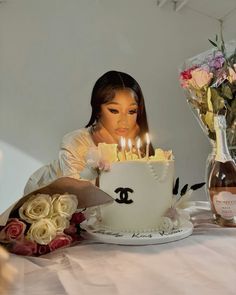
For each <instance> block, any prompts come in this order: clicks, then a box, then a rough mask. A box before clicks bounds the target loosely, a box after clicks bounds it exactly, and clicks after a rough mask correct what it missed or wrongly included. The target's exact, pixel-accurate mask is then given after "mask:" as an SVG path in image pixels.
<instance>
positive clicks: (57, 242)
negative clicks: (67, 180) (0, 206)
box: [0, 194, 85, 256]
mask: <svg viewBox="0 0 236 295" xmlns="http://www.w3.org/2000/svg"><path fill="white" fill-rule="evenodd" d="M77 207H78V200H77V197H76V196H75V195H70V194H64V195H59V194H54V195H52V196H50V195H47V194H36V195H32V196H31V197H30V198H28V200H26V201H25V202H24V203H23V205H21V206H20V208H18V209H16V210H14V211H13V212H12V213H11V215H10V218H9V219H8V221H7V223H6V225H5V226H1V227H0V243H1V244H2V245H3V246H4V247H5V248H7V249H8V250H9V251H10V252H12V253H15V254H20V255H35V256H38V255H42V254H46V253H49V252H51V251H54V250H56V249H57V248H61V247H65V246H70V245H71V244H72V243H73V242H75V241H80V240H81V239H82V236H81V229H80V223H81V222H83V221H84V220H85V216H84V214H83V213H82V212H77Z"/></svg>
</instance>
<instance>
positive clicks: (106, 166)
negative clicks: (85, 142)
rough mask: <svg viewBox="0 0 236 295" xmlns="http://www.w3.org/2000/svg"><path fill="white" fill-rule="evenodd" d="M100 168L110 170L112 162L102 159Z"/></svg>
mask: <svg viewBox="0 0 236 295" xmlns="http://www.w3.org/2000/svg"><path fill="white" fill-rule="evenodd" d="M98 169H99V170H100V171H110V170H111V164H110V162H108V161H104V160H100V161H98Z"/></svg>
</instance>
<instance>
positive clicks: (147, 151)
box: [146, 133, 150, 159]
mask: <svg viewBox="0 0 236 295" xmlns="http://www.w3.org/2000/svg"><path fill="white" fill-rule="evenodd" d="M149 145H150V138H149V134H148V133H146V159H148V158H149Z"/></svg>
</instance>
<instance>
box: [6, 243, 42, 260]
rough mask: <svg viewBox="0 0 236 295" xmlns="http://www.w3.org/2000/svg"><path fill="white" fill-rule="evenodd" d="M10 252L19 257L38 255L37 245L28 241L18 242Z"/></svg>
mask: <svg viewBox="0 0 236 295" xmlns="http://www.w3.org/2000/svg"><path fill="white" fill-rule="evenodd" d="M10 251H11V252H12V253H14V254H18V255H24V256H32V255H33V254H36V253H37V244H36V243H35V242H32V241H28V240H22V241H16V242H15V243H13V245H12V248H11V250H10Z"/></svg>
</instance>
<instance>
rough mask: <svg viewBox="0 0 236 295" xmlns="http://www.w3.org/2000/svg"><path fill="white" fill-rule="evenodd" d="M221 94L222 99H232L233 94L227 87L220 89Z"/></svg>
mask: <svg viewBox="0 0 236 295" xmlns="http://www.w3.org/2000/svg"><path fill="white" fill-rule="evenodd" d="M222 94H223V96H224V97H226V98H228V99H232V98H233V94H232V91H231V88H230V87H229V85H224V86H223V87H222Z"/></svg>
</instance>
